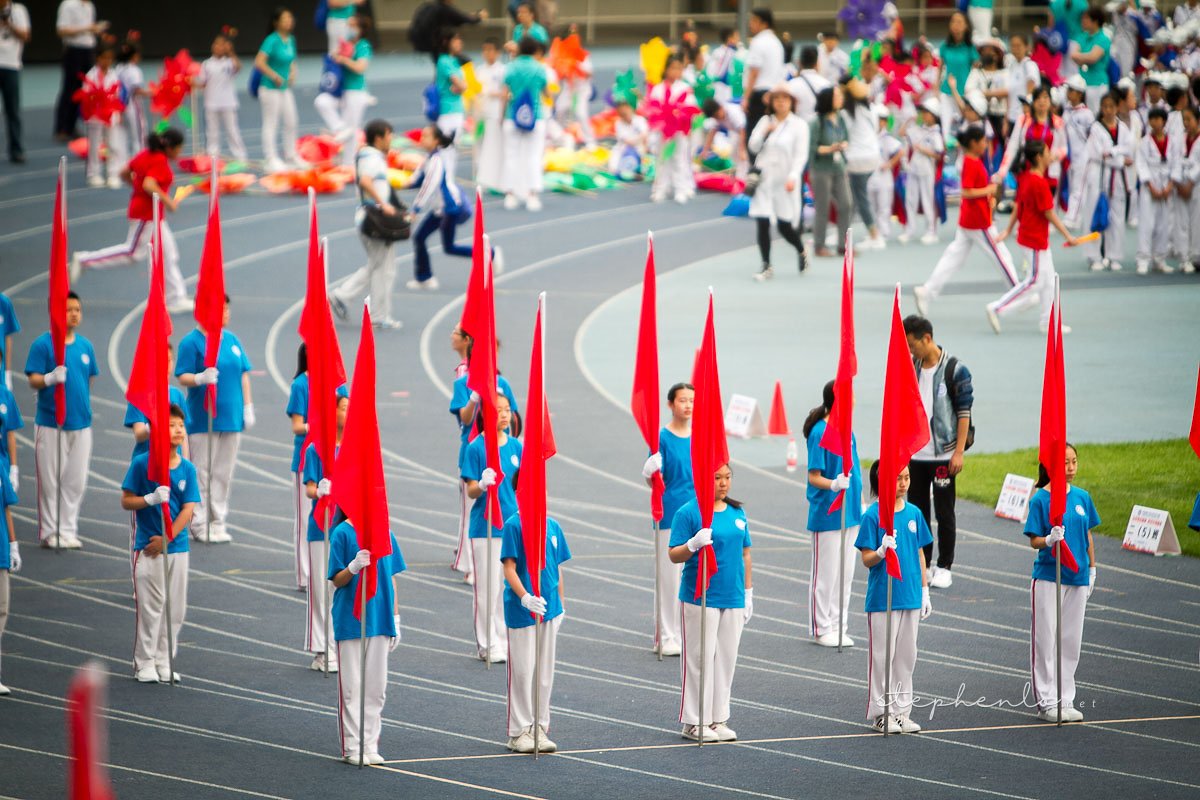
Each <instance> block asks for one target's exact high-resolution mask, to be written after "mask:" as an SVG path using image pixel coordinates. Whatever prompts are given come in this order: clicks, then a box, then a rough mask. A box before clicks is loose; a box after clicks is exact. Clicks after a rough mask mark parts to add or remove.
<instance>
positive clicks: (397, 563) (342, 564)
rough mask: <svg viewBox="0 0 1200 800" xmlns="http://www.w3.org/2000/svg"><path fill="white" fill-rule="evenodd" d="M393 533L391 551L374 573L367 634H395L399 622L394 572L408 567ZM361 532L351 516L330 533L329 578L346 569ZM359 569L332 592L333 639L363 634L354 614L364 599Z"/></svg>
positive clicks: (341, 640)
mask: <svg viewBox="0 0 1200 800" xmlns="http://www.w3.org/2000/svg"><path fill="white" fill-rule="evenodd" d="M389 535H390V536H391V537H392V554H391V555H389V556H388V557H386V558H382V559H380V560H379V563H378V564H377V565H376V566H377V569H376V570H375V575H376V576H377V577H378V581H377V582H376V584H375V596H374V597H372V598H371V599H370V600H368V601H367V636H368V637H371V636H387V637H389V638H390V637H393V636H395V635H396V622H395V620H394V619H392V615H393V614H395V613H396V612H395V608H396V601H395V593H394V592H393V591H392V576H393V575H399V574H400V573H401V572H404V570H405V569H407V567H406V565H405V563H404V556H403V555H402V554H401V552H400V543H399V542H397V541H396V535H395V534H394V533H390V532H389ZM358 551H359V547H358V534H356V533H355V532H354V526H352V525H351V524H350V521H349V520H346V521H344V522H342V523H341V524H340V525H338V526H337V527H335V528H334V529H333V533H331V534H330V535H329V575H328V576H327V577H328V578H329V580H333V578H334V576H335V575H337V574H338V573H339V572H341V571H342V570H344V569H345V568H346V567H347V565H349V564H350V562H351V561H353V560H354V556H356V555H357V554H358ZM361 577H362V573H361V572H360V573H359V574H358V575H355V576H354V577H353V578H351V579H350V582H349V583H347V584H346V585H345V586H342V587H340V588H339V589H337V590H336V591H335V592H334V593H333V638H334V641H338V642H344V641H346V640H347V639H358V638H359V637H360V636H361V635H362V622H361V621H360V620H359V618H358V617H356V616H354V607H355V606H357V605H360V604H361V603H362V594H361V591H360V590H359V579H360V578H361Z"/></svg>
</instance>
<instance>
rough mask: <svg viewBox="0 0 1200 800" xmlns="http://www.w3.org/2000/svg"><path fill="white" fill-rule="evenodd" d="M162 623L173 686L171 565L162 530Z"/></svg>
mask: <svg viewBox="0 0 1200 800" xmlns="http://www.w3.org/2000/svg"><path fill="white" fill-rule="evenodd" d="M162 541H163V545H162V547H163V551H162V560H163V615H164V616H165V617H166V619H164V620H163V625H165V626H166V628H167V670H168V671H169V672H170V675H169V676H168V678H167V682H168V683H170V684H171V688H175V631H173V630H171V566H170V564H168V563H167V532H166V531H163V536H162Z"/></svg>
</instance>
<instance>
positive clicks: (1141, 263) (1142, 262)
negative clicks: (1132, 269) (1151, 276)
mask: <svg viewBox="0 0 1200 800" xmlns="http://www.w3.org/2000/svg"><path fill="white" fill-rule="evenodd" d="M1148 272H1150V262H1149V261H1147V260H1146V259H1144V258H1139V259H1138V260H1137V274H1138V275H1145V274H1147V273H1148Z"/></svg>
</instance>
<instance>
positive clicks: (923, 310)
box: [913, 284, 929, 317]
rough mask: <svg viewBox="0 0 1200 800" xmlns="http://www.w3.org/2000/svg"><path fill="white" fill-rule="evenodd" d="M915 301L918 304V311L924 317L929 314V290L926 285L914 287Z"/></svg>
mask: <svg viewBox="0 0 1200 800" xmlns="http://www.w3.org/2000/svg"><path fill="white" fill-rule="evenodd" d="M913 302H915V303H916V304H917V313H918V314H920V315H921V316H922V317H926V316H929V290H928V289H926V288H925V287H924V286H921V285H919V284H918V285H917V286H914V287H913Z"/></svg>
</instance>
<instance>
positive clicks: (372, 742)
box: [337, 636, 388, 758]
mask: <svg viewBox="0 0 1200 800" xmlns="http://www.w3.org/2000/svg"><path fill="white" fill-rule="evenodd" d="M361 641H362V640H361V639H345V640H343V641H340V642H338V643H337V652H338V725H339V726H341V734H342V756H343V757H345V756H353V757H354V758H358V719H359V717H358V706H359V703H360V702H361V701H360V698H361V697H363V694H364V693H365V694H366V714H365V715H364V717H363V755H376V754H378V753H379V731H380V730H381V729H382V727H383V703H384V701H385V700H386V699H387V668H388V637H386V636H368V637H367V670H366V673H367V674H366V681H365V683H364V681H363V669H362V645H361V644H360V643H361Z"/></svg>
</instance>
